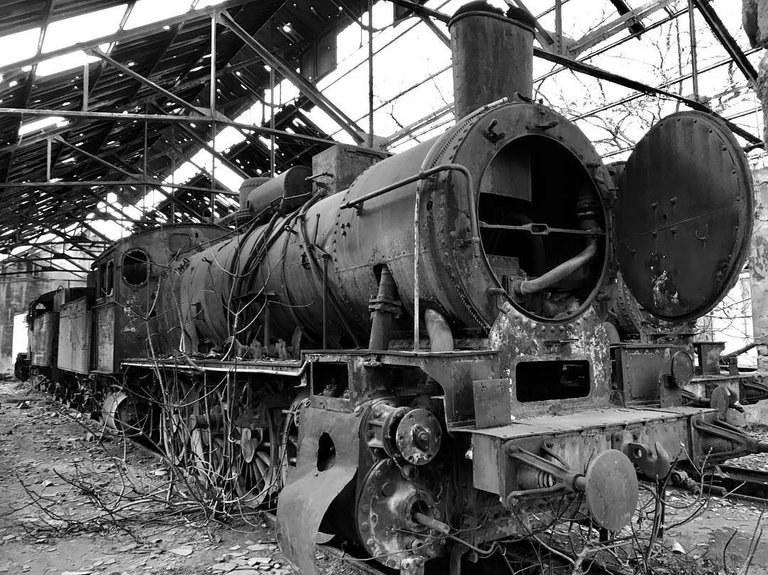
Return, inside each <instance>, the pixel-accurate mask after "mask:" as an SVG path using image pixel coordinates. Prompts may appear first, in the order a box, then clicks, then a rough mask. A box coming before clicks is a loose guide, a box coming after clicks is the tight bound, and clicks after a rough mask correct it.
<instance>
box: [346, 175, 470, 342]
mask: <svg viewBox="0 0 768 575" xmlns="http://www.w3.org/2000/svg"><path fill="white" fill-rule="evenodd" d="M440 172H459V173H461V174H463V175H464V177H465V178H466V179H467V200H468V202H469V226H470V233H471V238H470V242H471V243H472V244H473V245H474V246H475V255H480V252H479V249H480V248H479V246H480V234H479V229H480V226H479V224H478V219H477V211H476V209H475V185H474V180H473V179H472V173H471V172H470V171H469V169H467V167H466V166H463V165H461V164H440V165H439V166H434V167H432V168H428V169H426V170H421V171H420V172H418V173H417V174H414V175H413V176H409V177H407V178H403V179H402V180H398V181H397V182H393V183H391V184H389V185H388V186H384V187H383V188H379V189H378V190H374V191H372V192H370V193H368V194H365V195H364V196H362V197H360V198H357V199H355V200H350V201H348V202H344V203H343V204H341V206H339V208H340V209H342V210H344V209H349V208H355V209H356V210H357V211H358V213H359V212H360V211H361V210H362V207H363V204H364V203H365V202H367V201H368V200H372V199H373V198H378V197H379V196H382V195H384V194H387V193H389V192H391V191H393V190H396V189H398V188H402V187H403V186H407V185H408V184H412V183H414V182H419V181H421V180H425V179H427V178H428V177H430V176H433V175H435V174H438V173H440ZM420 203H421V186H417V187H416V199H415V205H414V210H413V350H414V351H418V349H419V313H420V312H419V244H420V243H421V241H420V240H421V238H420V230H419V204H420Z"/></svg>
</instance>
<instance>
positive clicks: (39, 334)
mask: <svg viewBox="0 0 768 575" xmlns="http://www.w3.org/2000/svg"><path fill="white" fill-rule="evenodd" d="M32 321H33V324H32V332H31V336H32V337H31V339H30V350H31V352H32V357H31V358H30V361H31V364H32V365H35V366H38V367H49V366H53V365H54V364H55V363H56V356H55V355H54V354H55V351H56V344H57V343H58V330H59V314H58V313H57V312H46V313H44V314H42V315H39V316H37V317H35V318H34V319H33V320H32Z"/></svg>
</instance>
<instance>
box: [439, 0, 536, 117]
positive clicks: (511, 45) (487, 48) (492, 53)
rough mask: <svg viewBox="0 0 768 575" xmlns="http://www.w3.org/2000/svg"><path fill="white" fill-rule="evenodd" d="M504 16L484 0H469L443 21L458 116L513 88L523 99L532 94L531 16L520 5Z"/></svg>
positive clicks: (508, 92) (472, 110)
mask: <svg viewBox="0 0 768 575" xmlns="http://www.w3.org/2000/svg"><path fill="white" fill-rule="evenodd" d="M507 16H508V17H505V16H503V15H502V14H501V12H500V11H499V10H497V9H495V8H492V7H491V6H490V5H488V4H487V3H486V2H471V3H469V4H467V5H466V6H464V7H463V8H461V9H460V10H459V11H458V12H457V13H456V15H455V16H454V17H453V18H452V19H451V21H450V23H449V24H448V27H449V29H450V32H451V52H452V55H453V98H454V114H455V115H456V119H457V120H458V119H461V118H463V117H464V116H466V115H467V114H469V113H471V112H474V111H475V110H476V109H478V108H480V107H481V106H484V105H486V104H490V103H491V102H495V101H497V100H500V99H501V98H504V97H507V98H512V97H513V96H514V95H515V93H517V94H519V95H520V96H523V97H524V98H528V99H530V98H531V96H532V94H533V24H534V23H533V20H532V19H531V17H530V16H529V15H528V14H526V13H525V12H523V11H522V10H519V9H511V10H510V11H509V12H508V13H507ZM502 62H503V64H502V65H500V63H502Z"/></svg>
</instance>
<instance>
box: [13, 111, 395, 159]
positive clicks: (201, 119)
mask: <svg viewBox="0 0 768 575" xmlns="http://www.w3.org/2000/svg"><path fill="white" fill-rule="evenodd" d="M3 114H8V115H21V116H24V115H28V116H61V117H63V118H90V119H103V120H122V121H125V122H130V121H133V120H138V121H150V122H172V123H183V124H192V123H216V124H221V125H224V126H233V127H235V128H240V129H242V130H244V131H246V132H254V133H256V134H265V135H267V136H269V135H273V134H274V135H275V136H278V137H279V136H283V137H286V138H293V139H297V140H305V141H308V142H315V143H320V144H331V145H339V146H344V147H347V148H352V149H357V150H362V151H368V152H370V151H371V149H370V148H368V147H365V146H356V145H354V144H344V143H341V142H337V141H335V140H331V139H328V138H318V137H317V136H308V135H305V134H298V133H293V132H286V131H285V130H277V129H272V128H266V127H263V126H256V125H254V124H246V123H245V122H235V121H233V120H224V119H220V118H211V117H209V116H202V115H188V116H181V115H174V114H165V115H163V114H122V113H117V112H82V111H80V110H52V109H43V108H2V107H0V115H3ZM48 135H49V134H46V135H45V137H41V138H38V139H36V140H35V141H34V142H32V143H35V144H38V143H40V142H41V141H44V140H46V139H47V138H48ZM27 142H29V139H28V140H27ZM26 145H29V144H26ZM24 146H25V142H24V141H22V142H21V143H19V144H10V145H7V146H3V147H0V153H3V152H7V151H9V150H11V149H17V148H20V147H24ZM376 151H377V152H380V151H381V150H376Z"/></svg>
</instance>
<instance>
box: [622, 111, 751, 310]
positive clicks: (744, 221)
mask: <svg viewBox="0 0 768 575" xmlns="http://www.w3.org/2000/svg"><path fill="white" fill-rule="evenodd" d="M751 182H752V179H751V173H750V169H749V164H748V163H747V159H746V156H745V155H744V153H743V152H742V151H741V148H740V147H739V143H738V142H737V141H736V138H735V137H734V136H733V134H732V133H731V132H730V130H729V129H728V128H727V126H726V125H725V124H724V123H723V122H722V121H720V120H718V119H717V118H714V117H712V116H710V115H708V114H704V113H702V112H694V111H687V112H680V113H677V114H672V115H670V116H667V117H666V118H664V119H662V120H661V121H660V122H658V123H657V124H656V125H654V126H653V127H652V128H651V129H650V130H649V131H648V133H647V134H646V135H645V137H644V138H643V139H642V140H641V141H640V142H639V143H638V144H637V146H636V147H635V150H634V152H632V155H631V156H630V158H629V160H628V162H627V165H626V168H625V171H624V174H623V176H622V178H621V182H620V183H619V195H618V200H617V202H616V256H617V258H618V261H619V266H620V268H621V273H622V275H623V277H624V280H625V282H626V284H627V286H628V287H629V289H630V290H631V292H632V295H634V297H635V298H636V299H637V301H638V302H639V303H640V304H641V305H642V307H643V309H644V310H645V311H647V312H649V313H651V314H653V315H655V316H657V317H659V318H661V319H664V320H667V321H680V320H687V319H690V318H696V317H699V316H702V315H704V314H705V313H706V312H708V311H709V310H711V309H712V308H713V307H714V306H715V305H716V304H717V303H718V302H719V301H720V300H721V299H722V297H723V295H725V293H727V291H728V290H729V289H730V287H731V286H732V285H733V284H734V282H735V281H736V279H737V278H738V274H739V272H740V271H741V269H742V267H743V265H744V259H745V258H746V255H747V252H748V249H747V248H748V245H749V238H750V236H751V232H752V217H753V213H752V212H753V207H752V206H753V200H752V183H751Z"/></svg>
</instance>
